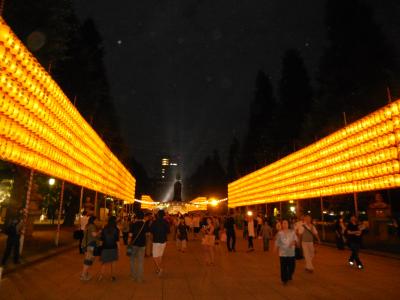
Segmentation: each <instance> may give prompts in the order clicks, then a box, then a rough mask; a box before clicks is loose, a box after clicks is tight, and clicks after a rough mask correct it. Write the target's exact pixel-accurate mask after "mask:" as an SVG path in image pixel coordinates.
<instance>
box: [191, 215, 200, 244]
mask: <svg viewBox="0 0 400 300" xmlns="http://www.w3.org/2000/svg"><path fill="white" fill-rule="evenodd" d="M193 228H194V238H195V239H197V238H198V235H199V233H200V216H198V215H195V216H194V217H193Z"/></svg>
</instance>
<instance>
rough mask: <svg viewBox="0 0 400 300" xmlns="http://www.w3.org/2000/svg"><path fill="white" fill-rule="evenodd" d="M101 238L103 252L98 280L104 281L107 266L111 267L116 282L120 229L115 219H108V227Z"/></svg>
mask: <svg viewBox="0 0 400 300" xmlns="http://www.w3.org/2000/svg"><path fill="white" fill-rule="evenodd" d="M100 238H101V240H102V242H103V250H102V251H101V262H102V266H101V271H100V275H99V278H98V280H102V279H103V275H104V271H105V267H106V265H110V266H111V280H112V281H115V279H116V278H115V276H114V272H115V263H116V261H117V260H118V256H119V229H118V227H117V221H116V218H115V217H110V218H109V219H108V223H107V225H106V226H105V227H104V229H103V230H102V231H101V235H100Z"/></svg>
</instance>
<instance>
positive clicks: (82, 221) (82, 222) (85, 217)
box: [79, 210, 89, 254]
mask: <svg viewBox="0 0 400 300" xmlns="http://www.w3.org/2000/svg"><path fill="white" fill-rule="evenodd" d="M88 222H89V216H88V214H87V211H86V210H84V211H83V212H82V216H81V218H80V220H79V230H80V235H79V254H83V249H82V241H83V237H84V231H85V229H86V225H87V224H88Z"/></svg>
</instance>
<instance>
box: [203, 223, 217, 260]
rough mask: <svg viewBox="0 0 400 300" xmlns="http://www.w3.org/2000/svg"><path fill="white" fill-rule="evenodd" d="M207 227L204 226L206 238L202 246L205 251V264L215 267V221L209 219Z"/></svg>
mask: <svg viewBox="0 0 400 300" xmlns="http://www.w3.org/2000/svg"><path fill="white" fill-rule="evenodd" d="M206 222H207V225H204V226H203V232H204V237H203V240H202V244H203V247H204V250H205V262H206V264H207V265H209V266H212V265H214V246H215V234H214V230H215V227H214V221H213V219H212V218H207V220H206Z"/></svg>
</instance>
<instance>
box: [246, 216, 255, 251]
mask: <svg viewBox="0 0 400 300" xmlns="http://www.w3.org/2000/svg"><path fill="white" fill-rule="evenodd" d="M247 232H248V242H249V243H248V250H247V251H248V252H251V251H254V244H253V239H254V237H255V236H256V234H255V230H254V219H253V217H252V216H248V217H247Z"/></svg>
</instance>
